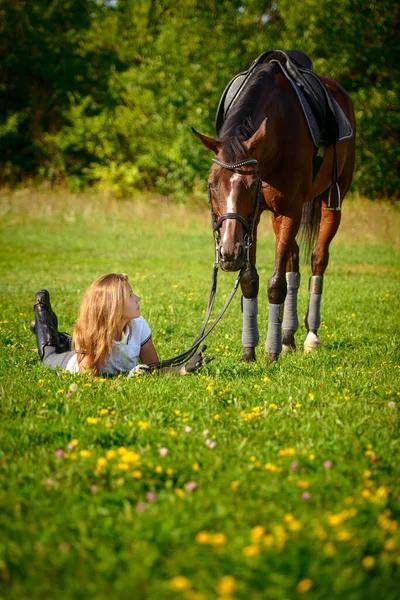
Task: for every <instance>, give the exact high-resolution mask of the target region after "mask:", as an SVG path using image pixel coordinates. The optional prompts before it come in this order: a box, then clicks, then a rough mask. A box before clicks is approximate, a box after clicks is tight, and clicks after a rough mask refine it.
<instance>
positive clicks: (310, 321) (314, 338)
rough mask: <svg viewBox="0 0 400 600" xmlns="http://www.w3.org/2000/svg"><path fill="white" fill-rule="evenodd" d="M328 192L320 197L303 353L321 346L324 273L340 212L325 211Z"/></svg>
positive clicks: (338, 223)
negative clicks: (319, 333)
mask: <svg viewBox="0 0 400 600" xmlns="http://www.w3.org/2000/svg"><path fill="white" fill-rule="evenodd" d="M327 199H328V192H325V193H324V194H323V195H322V196H321V201H322V211H321V221H320V228H319V234H318V238H317V243H316V246H315V248H314V251H313V253H312V257H311V269H312V276H311V277H310V282H309V301H308V311H307V315H306V318H305V326H306V329H307V334H306V338H305V341H304V351H305V352H312V351H313V350H315V349H316V348H318V347H319V346H320V345H321V341H320V339H319V337H318V328H319V326H320V323H321V300H322V288H323V280H324V273H325V270H326V268H327V266H328V262H329V244H330V243H331V241H332V240H333V238H334V237H335V235H336V232H337V230H338V227H339V225H340V219H341V216H342V213H341V211H337V210H328V209H327Z"/></svg>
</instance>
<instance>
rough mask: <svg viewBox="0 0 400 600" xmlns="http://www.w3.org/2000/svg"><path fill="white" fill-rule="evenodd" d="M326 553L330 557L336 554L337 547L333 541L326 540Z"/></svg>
mask: <svg viewBox="0 0 400 600" xmlns="http://www.w3.org/2000/svg"><path fill="white" fill-rule="evenodd" d="M324 554H325V556H327V557H328V558H331V557H332V556H335V554H336V548H335V546H334V545H333V544H332V543H331V542H326V544H324Z"/></svg>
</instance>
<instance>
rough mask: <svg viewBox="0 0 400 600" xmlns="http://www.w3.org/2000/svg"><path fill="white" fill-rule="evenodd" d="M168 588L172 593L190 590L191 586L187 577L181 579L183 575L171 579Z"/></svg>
mask: <svg viewBox="0 0 400 600" xmlns="http://www.w3.org/2000/svg"><path fill="white" fill-rule="evenodd" d="M169 587H170V588H171V590H173V591H174V592H184V591H185V590H190V588H191V587H192V584H191V583H190V581H189V579H188V578H187V577H183V575H177V576H176V577H173V578H172V579H171V581H170V582H169Z"/></svg>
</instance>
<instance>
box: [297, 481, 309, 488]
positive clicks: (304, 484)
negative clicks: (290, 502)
mask: <svg viewBox="0 0 400 600" xmlns="http://www.w3.org/2000/svg"><path fill="white" fill-rule="evenodd" d="M297 487H298V488H300V489H302V490H305V489H307V488H309V487H310V484H309V483H308V481H304V480H303V479H299V481H298V482H297Z"/></svg>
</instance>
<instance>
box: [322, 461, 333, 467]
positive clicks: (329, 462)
mask: <svg viewBox="0 0 400 600" xmlns="http://www.w3.org/2000/svg"><path fill="white" fill-rule="evenodd" d="M324 468H325V469H331V468H332V461H331V460H326V461H325V462H324Z"/></svg>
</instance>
